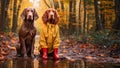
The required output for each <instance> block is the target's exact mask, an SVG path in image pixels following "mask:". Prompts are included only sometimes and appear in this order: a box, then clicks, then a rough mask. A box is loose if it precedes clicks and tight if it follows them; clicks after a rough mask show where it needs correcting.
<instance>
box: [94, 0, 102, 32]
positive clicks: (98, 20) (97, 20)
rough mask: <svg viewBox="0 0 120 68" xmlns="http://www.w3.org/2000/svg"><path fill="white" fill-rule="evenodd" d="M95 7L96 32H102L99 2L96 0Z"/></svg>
mask: <svg viewBox="0 0 120 68" xmlns="http://www.w3.org/2000/svg"><path fill="white" fill-rule="evenodd" d="M94 7H95V19H96V29H95V30H96V31H99V30H101V24H100V19H99V13H98V1H97V0H94Z"/></svg>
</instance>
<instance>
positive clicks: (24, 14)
mask: <svg viewBox="0 0 120 68" xmlns="http://www.w3.org/2000/svg"><path fill="white" fill-rule="evenodd" d="M26 9H27V8H25V9H24V10H23V11H22V13H21V18H22V19H23V20H25V17H26Z"/></svg>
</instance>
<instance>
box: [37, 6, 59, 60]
mask: <svg viewBox="0 0 120 68" xmlns="http://www.w3.org/2000/svg"><path fill="white" fill-rule="evenodd" d="M42 20H43V23H44V25H43V26H42V29H41V31H40V41H39V43H40V47H41V52H42V58H43V59H48V53H52V52H53V54H54V59H59V55H58V47H59V45H60V35H59V27H58V22H59V15H58V13H57V11H56V10H55V9H53V8H49V9H47V10H46V11H45V13H44V14H43V16H42Z"/></svg>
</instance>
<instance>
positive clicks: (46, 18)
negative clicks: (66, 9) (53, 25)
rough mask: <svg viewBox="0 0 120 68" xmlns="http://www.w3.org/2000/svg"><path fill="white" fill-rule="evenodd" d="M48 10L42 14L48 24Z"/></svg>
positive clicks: (44, 21)
mask: <svg viewBox="0 0 120 68" xmlns="http://www.w3.org/2000/svg"><path fill="white" fill-rule="evenodd" d="M47 11H48V10H46V11H45V13H44V14H43V16H42V20H43V23H45V24H47V22H48V13H47Z"/></svg>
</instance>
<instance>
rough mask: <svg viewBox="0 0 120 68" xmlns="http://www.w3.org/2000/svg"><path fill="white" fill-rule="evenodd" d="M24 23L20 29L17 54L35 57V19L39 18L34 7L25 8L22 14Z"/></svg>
mask: <svg viewBox="0 0 120 68" xmlns="http://www.w3.org/2000/svg"><path fill="white" fill-rule="evenodd" d="M21 17H22V19H23V23H22V25H21V28H20V29H19V41H20V47H19V48H17V56H23V57H24V58H26V57H28V56H29V57H32V58H33V57H34V54H33V52H34V43H35V35H36V28H35V27H34V20H37V19H38V15H37V12H36V11H35V9H34V8H25V9H24V10H23V12H22V14H21Z"/></svg>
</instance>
